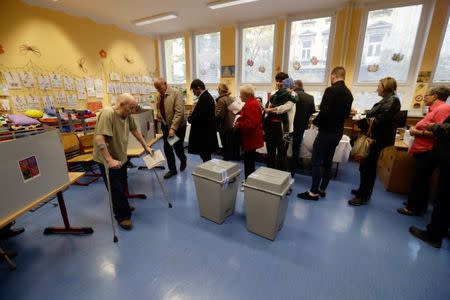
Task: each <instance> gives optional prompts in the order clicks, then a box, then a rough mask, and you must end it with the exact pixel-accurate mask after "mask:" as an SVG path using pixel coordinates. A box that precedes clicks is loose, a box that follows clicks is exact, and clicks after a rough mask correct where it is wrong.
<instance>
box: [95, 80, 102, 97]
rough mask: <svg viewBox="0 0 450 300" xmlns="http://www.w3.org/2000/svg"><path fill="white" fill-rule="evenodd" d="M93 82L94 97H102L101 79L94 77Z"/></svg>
mask: <svg viewBox="0 0 450 300" xmlns="http://www.w3.org/2000/svg"><path fill="white" fill-rule="evenodd" d="M94 84H95V97H96V98H103V80H101V79H98V78H96V79H95V81H94Z"/></svg>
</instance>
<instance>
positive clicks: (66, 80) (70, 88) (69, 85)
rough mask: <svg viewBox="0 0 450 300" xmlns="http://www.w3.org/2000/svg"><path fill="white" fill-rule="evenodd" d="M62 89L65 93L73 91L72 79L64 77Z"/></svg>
mask: <svg viewBox="0 0 450 300" xmlns="http://www.w3.org/2000/svg"><path fill="white" fill-rule="evenodd" d="M64 89H65V90H66V91H73V90H74V89H75V86H74V82H73V78H72V77H69V76H64Z"/></svg>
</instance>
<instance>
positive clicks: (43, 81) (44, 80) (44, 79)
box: [38, 74, 52, 90]
mask: <svg viewBox="0 0 450 300" xmlns="http://www.w3.org/2000/svg"><path fill="white" fill-rule="evenodd" d="M38 82H39V88H40V89H41V90H50V89H51V88H52V84H51V83H50V77H49V76H48V75H43V74H40V75H39V76H38Z"/></svg>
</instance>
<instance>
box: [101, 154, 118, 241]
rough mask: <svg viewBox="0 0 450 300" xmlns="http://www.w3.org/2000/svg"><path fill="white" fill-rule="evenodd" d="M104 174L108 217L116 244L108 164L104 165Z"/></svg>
mask: <svg viewBox="0 0 450 300" xmlns="http://www.w3.org/2000/svg"><path fill="white" fill-rule="evenodd" d="M104 166H105V173H106V184H107V186H108V189H107V190H108V200H109V215H110V217H111V227H112V231H113V241H114V243H117V242H118V241H119V239H118V238H117V235H116V227H115V226H114V218H113V204H112V197H111V182H110V181H109V167H108V164H107V163H105V164H104Z"/></svg>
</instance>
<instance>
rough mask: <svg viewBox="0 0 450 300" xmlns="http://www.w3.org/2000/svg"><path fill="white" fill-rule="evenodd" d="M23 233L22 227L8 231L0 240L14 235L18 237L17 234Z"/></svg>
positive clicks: (0, 236)
mask: <svg viewBox="0 0 450 300" xmlns="http://www.w3.org/2000/svg"><path fill="white" fill-rule="evenodd" d="M24 231H25V228H23V227H18V228H15V229H9V230H7V231H5V232H3V233H2V234H1V235H0V239H2V240H6V239H9V238H12V237H15V236H16V235H19V234H21V233H23V232H24Z"/></svg>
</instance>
